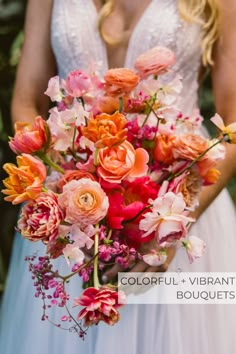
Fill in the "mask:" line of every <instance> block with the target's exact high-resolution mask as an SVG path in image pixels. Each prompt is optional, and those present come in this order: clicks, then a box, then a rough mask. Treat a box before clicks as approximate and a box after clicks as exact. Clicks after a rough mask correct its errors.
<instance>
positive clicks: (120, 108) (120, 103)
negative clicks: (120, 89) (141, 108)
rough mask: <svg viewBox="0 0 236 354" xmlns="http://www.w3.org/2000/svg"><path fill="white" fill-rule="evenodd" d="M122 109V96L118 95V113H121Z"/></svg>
mask: <svg viewBox="0 0 236 354" xmlns="http://www.w3.org/2000/svg"><path fill="white" fill-rule="evenodd" d="M122 109H123V98H122V97H119V113H122Z"/></svg>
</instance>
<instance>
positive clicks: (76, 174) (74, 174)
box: [57, 170, 96, 190]
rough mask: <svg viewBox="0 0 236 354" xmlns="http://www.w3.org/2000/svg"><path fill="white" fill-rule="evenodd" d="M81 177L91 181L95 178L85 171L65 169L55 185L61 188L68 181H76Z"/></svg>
mask: <svg viewBox="0 0 236 354" xmlns="http://www.w3.org/2000/svg"><path fill="white" fill-rule="evenodd" d="M81 178H90V179H91V180H92V181H96V178H95V177H94V176H93V175H92V174H91V173H89V172H87V171H79V170H66V171H65V174H64V175H63V176H62V177H61V178H60V179H59V181H57V187H58V188H59V189H60V190H62V188H63V187H64V185H65V184H67V183H68V182H70V181H73V180H75V181H78V180H80V179H81Z"/></svg>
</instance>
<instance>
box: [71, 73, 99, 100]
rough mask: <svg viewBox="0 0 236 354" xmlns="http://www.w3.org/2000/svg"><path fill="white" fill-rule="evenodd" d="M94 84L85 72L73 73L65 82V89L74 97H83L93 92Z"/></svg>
mask: <svg viewBox="0 0 236 354" xmlns="http://www.w3.org/2000/svg"><path fill="white" fill-rule="evenodd" d="M92 86H93V83H92V81H91V78H90V76H89V75H87V74H86V73H85V72H84V71H81V70H74V71H71V72H70V73H69V74H68V75H67V77H66V82H65V89H66V91H67V92H68V94H69V95H71V96H73V97H81V96H83V95H84V94H86V93H87V92H89V91H90V90H91V88H92Z"/></svg>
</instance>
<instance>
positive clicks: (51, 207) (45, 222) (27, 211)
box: [17, 193, 64, 242]
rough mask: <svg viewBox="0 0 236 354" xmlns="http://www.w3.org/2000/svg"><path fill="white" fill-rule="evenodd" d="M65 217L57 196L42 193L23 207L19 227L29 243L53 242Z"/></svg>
mask: <svg viewBox="0 0 236 354" xmlns="http://www.w3.org/2000/svg"><path fill="white" fill-rule="evenodd" d="M63 217H64V215H63V212H62V210H61V209H60V207H59V205H58V202H57V198H56V196H55V194H53V193H42V194H40V196H39V197H38V198H37V199H36V200H31V201H29V202H28V203H26V204H25V205H24V206H23V208H22V210H21V213H20V218H19V220H18V223H17V227H18V229H19V231H20V233H21V235H22V236H23V237H24V238H26V239H27V240H29V241H33V242H35V241H40V240H42V241H46V242H47V241H49V240H50V241H53V240H54V239H55V238H56V237H57V235H58V229H59V225H60V222H61V221H62V220H63Z"/></svg>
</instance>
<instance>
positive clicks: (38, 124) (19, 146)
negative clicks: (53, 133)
mask: <svg viewBox="0 0 236 354" xmlns="http://www.w3.org/2000/svg"><path fill="white" fill-rule="evenodd" d="M47 140H48V137H47V124H46V122H45V121H44V120H43V118H42V117H40V116H38V117H36V118H35V121H34V124H33V125H31V124H29V123H26V122H17V123H15V135H14V137H13V138H10V142H9V146H10V148H11V149H12V151H14V152H15V153H16V154H19V153H25V154H32V153H33V152H36V151H39V150H41V149H42V148H43V147H45V146H46V144H47Z"/></svg>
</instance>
